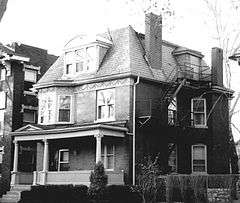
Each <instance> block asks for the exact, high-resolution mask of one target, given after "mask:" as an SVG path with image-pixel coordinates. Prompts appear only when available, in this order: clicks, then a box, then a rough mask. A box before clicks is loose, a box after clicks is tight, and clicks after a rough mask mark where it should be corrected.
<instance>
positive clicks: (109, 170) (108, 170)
mask: <svg viewBox="0 0 240 203" xmlns="http://www.w3.org/2000/svg"><path fill="white" fill-rule="evenodd" d="M105 171H107V172H113V171H114V169H113V168H112V169H105Z"/></svg>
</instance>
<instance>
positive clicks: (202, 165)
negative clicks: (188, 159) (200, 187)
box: [192, 145, 207, 173]
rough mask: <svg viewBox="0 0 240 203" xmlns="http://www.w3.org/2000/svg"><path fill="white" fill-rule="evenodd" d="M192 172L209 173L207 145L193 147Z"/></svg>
mask: <svg viewBox="0 0 240 203" xmlns="http://www.w3.org/2000/svg"><path fill="white" fill-rule="evenodd" d="M192 172H193V173H204V172H207V147H206V145H193V146H192Z"/></svg>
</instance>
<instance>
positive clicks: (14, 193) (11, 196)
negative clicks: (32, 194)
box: [0, 185, 31, 203]
mask: <svg viewBox="0 0 240 203" xmlns="http://www.w3.org/2000/svg"><path fill="white" fill-rule="evenodd" d="M30 189H31V186H30V185H15V186H12V187H11V189H10V191H8V192H7V194H5V195H3V196H2V198H1V199H0V203H17V202H18V201H19V200H20V197H21V192H22V191H25V190H30Z"/></svg>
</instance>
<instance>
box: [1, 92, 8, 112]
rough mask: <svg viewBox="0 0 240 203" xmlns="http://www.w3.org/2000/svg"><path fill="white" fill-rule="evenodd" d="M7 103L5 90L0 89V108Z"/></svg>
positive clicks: (3, 107)
mask: <svg viewBox="0 0 240 203" xmlns="http://www.w3.org/2000/svg"><path fill="white" fill-rule="evenodd" d="M6 104H7V97H6V92H4V91H0V109H5V108H6Z"/></svg>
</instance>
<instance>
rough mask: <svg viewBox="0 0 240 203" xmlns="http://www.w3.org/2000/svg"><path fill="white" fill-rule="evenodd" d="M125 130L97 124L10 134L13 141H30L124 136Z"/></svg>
mask: <svg viewBox="0 0 240 203" xmlns="http://www.w3.org/2000/svg"><path fill="white" fill-rule="evenodd" d="M127 131H128V129H127V128H125V127H118V126H110V125H102V124H98V125H91V126H80V127H71V128H63V129H51V130H42V129H41V130H29V131H27V130H25V131H20V132H19V131H18V132H12V133H11V135H12V136H14V140H15V141H27V140H29V141H30V140H44V139H48V140H50V139H66V138H75V137H86V136H97V135H102V136H111V137H124V136H125V133H126V132H127Z"/></svg>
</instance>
